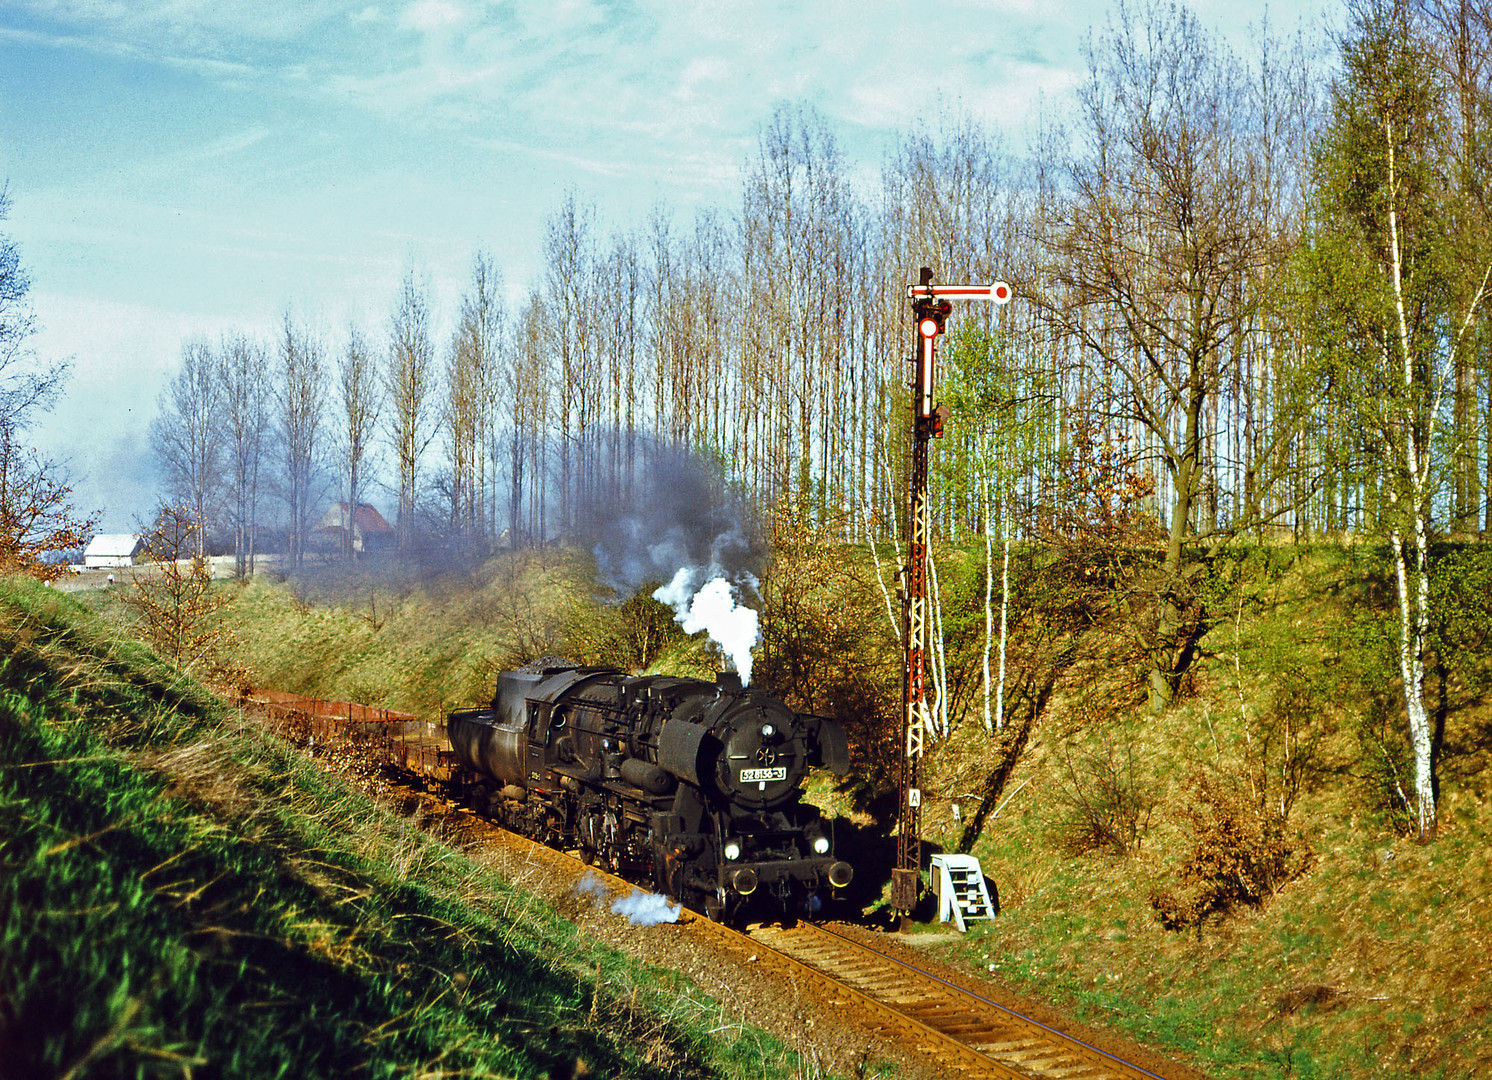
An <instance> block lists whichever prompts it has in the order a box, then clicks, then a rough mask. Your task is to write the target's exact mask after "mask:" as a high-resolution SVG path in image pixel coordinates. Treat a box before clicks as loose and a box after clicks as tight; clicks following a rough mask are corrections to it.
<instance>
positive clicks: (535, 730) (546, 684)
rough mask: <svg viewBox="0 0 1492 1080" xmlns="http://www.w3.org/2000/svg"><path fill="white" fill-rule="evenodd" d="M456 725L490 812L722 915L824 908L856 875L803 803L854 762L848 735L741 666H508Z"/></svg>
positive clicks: (450, 729) (458, 744) (461, 752)
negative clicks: (667, 670) (745, 679)
mask: <svg viewBox="0 0 1492 1080" xmlns="http://www.w3.org/2000/svg"><path fill="white" fill-rule="evenodd" d="M446 729H447V733H448V736H449V738H450V741H451V747H452V749H453V750H454V751H455V754H456V757H457V759H458V760H459V761H460V762H461V763H462V764H463V765H465V766H466V767H467V769H469V770H471V774H473V775H474V776H475V777H477V779H475V780H474V781H469V788H470V789H469V790H468V791H467V792H466V793H465V794H466V797H467V799H468V801H470V802H472V803H473V804H475V805H476V807H477V809H478V810H482V811H484V812H485V813H486V814H487V815H488V816H489V817H491V818H493V819H494V820H497V821H499V822H500V823H502V824H503V825H505V826H506V827H508V828H511V829H512V830H514V831H515V832H520V833H523V834H524V835H526V836H529V837H531V838H532V839H535V840H538V841H540V842H542V843H546V844H549V845H551V846H554V847H559V848H563V849H566V850H571V849H575V848H578V849H579V850H580V851H581V853H582V855H583V856H584V857H585V858H586V860H587V861H588V862H593V863H599V864H600V865H602V866H604V867H606V868H607V869H609V870H611V871H613V872H615V873H617V874H619V875H621V876H623V877H626V878H628V879H629V880H632V881H636V882H639V883H641V884H644V885H647V886H650V887H651V888H653V889H654V890H656V891H658V892H662V893H666V894H668V895H670V896H672V897H674V898H675V899H677V900H680V901H682V902H683V903H684V904H686V905H688V906H689V907H691V908H693V909H694V910H697V911H703V912H704V913H705V914H706V915H708V916H709V917H710V918H712V919H715V920H722V921H737V920H740V919H744V918H745V917H747V915H748V913H750V912H760V913H761V915H762V917H781V915H783V914H798V913H806V914H812V913H814V912H816V911H817V910H818V909H819V907H820V905H821V904H822V903H823V901H824V899H825V898H826V896H827V895H829V894H831V893H832V891H833V890H834V889H837V888H842V887H844V886H846V885H848V884H849V883H850V880H851V877H852V876H853V870H852V868H851V867H850V865H849V864H848V863H846V862H841V861H838V860H836V859H835V857H834V837H833V833H832V829H831V828H830V826H829V823H827V822H826V821H825V820H824V818H823V817H822V816H821V815H820V813H819V812H818V810H817V809H816V808H814V807H812V806H810V805H808V804H805V803H803V802H802V801H801V800H800V798H799V796H800V794H801V790H802V784H803V780H804V777H805V776H806V775H807V773H808V771H809V769H812V768H817V767H824V768H827V769H829V770H830V771H832V772H834V773H835V774H836V775H840V776H843V775H844V774H845V772H846V771H848V768H849V745H848V742H847V740H846V738H845V734H844V730H843V729H842V728H841V727H840V726H839V724H838V723H837V722H836V721H834V720H830V719H827V718H824V717H818V716H811V715H807V714H803V713H797V712H794V711H793V710H792V709H790V708H788V707H787V706H786V705H785V704H783V703H782V702H781V701H778V700H777V699H775V698H773V697H771V696H770V695H769V694H767V693H765V692H763V691H760V690H755V689H743V688H742V686H741V682H740V679H739V677H738V676H736V675H735V674H734V673H731V672H723V673H721V674H720V676H719V677H718V678H717V679H716V681H715V682H713V683H711V682H707V681H704V680H701V679H686V678H674V677H670V676H661V675H652V676H629V675H626V674H624V673H623V672H621V671H618V670H616V669H614V668H595V667H576V666H573V665H566V666H534V667H532V668H526V669H521V670H518V671H505V672H502V673H501V674H500V675H498V677H497V689H496V693H495V694H494V695H493V698H492V705H491V707H490V708H487V709H473V710H467V711H462V712H455V713H451V714H450V715H449V716H448V717H447V720H446Z"/></svg>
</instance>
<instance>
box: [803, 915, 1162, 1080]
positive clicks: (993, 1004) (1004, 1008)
mask: <svg viewBox="0 0 1492 1080" xmlns="http://www.w3.org/2000/svg"><path fill="white" fill-rule="evenodd" d="M802 925H804V926H808V927H810V928H811V932H812V933H816V934H823V935H827V936H829V937H832V938H835V939H836V940H838V941H840V942H843V943H844V944H846V945H848V946H849V947H850V948H852V949H855V950H857V951H860V952H868V953H872V954H874V955H875V956H879V957H881V958H882V959H883V960H886V961H888V962H889V963H891V964H894V965H896V966H897V967H899V968H903V969H905V970H907V971H909V972H912V973H914V974H915V975H916V976H917V977H918V978H921V979H925V980H928V981H929V982H932V983H935V984H937V985H939V986H942V987H943V988H945V989H947V990H950V991H952V992H953V993H954V994H956V995H958V996H959V997H963V998H969V999H972V1000H974V1001H977V1002H979V1003H980V1004H981V1005H984V1006H986V1007H988V1008H990V1009H994V1010H995V1011H997V1012H998V1013H1000V1014H1002V1015H1004V1016H1005V1017H1007V1018H1009V1019H1010V1020H1011V1021H1013V1022H1014V1023H1015V1024H1016V1025H1018V1026H1020V1027H1024V1028H1027V1029H1028V1030H1032V1031H1035V1032H1039V1033H1040V1034H1041V1035H1042V1036H1043V1037H1046V1038H1049V1039H1053V1040H1057V1041H1060V1042H1061V1043H1062V1044H1064V1045H1067V1046H1071V1047H1074V1048H1077V1049H1079V1050H1081V1051H1082V1052H1083V1053H1085V1054H1091V1055H1095V1056H1097V1057H1098V1058H1100V1059H1101V1060H1102V1061H1103V1062H1104V1063H1106V1064H1108V1065H1110V1066H1114V1067H1116V1068H1118V1069H1119V1070H1120V1072H1121V1073H1122V1074H1123V1075H1125V1076H1129V1077H1134V1078H1136V1080H1166V1078H1165V1077H1163V1076H1161V1075H1160V1074H1159V1073H1154V1072H1151V1071H1150V1070H1149V1069H1146V1068H1145V1067H1144V1066H1142V1065H1137V1064H1135V1063H1134V1062H1132V1061H1129V1060H1128V1059H1126V1058H1121V1057H1119V1056H1118V1055H1116V1054H1111V1053H1109V1052H1108V1051H1107V1050H1104V1049H1102V1048H1101V1047H1098V1046H1094V1045H1093V1044H1092V1043H1090V1042H1087V1041H1085V1040H1083V1039H1079V1038H1078V1037H1077V1036H1075V1035H1071V1034H1069V1033H1068V1032H1065V1031H1062V1030H1061V1029H1060V1028H1055V1027H1052V1026H1051V1025H1050V1024H1044V1023H1042V1022H1041V1021H1040V1020H1037V1019H1035V1018H1034V1017H1031V1016H1027V1015H1026V1014H1025V1013H1022V1012H1019V1011H1018V1010H1016V1009H1012V1008H1010V1007H1009V1006H1008V1005H1002V1004H1000V1003H999V1002H998V1001H993V1000H991V999H990V998H987V997H985V996H984V995H983V994H980V993H978V992H977V991H974V990H970V989H969V988H968V987H966V986H963V985H961V984H960V983H957V982H954V981H953V980H951V979H946V978H944V977H943V976H941V975H938V974H936V973H934V972H931V971H927V970H926V969H924V968H920V967H918V966H917V965H916V964H913V963H910V962H908V961H906V960H903V959H901V958H900V957H897V956H892V955H891V954H890V953H886V952H883V951H881V950H880V949H877V948H875V947H874V946H872V945H867V944H865V943H864V942H860V941H856V940H855V939H854V938H852V937H848V936H847V935H845V934H841V933H840V932H839V931H837V930H834V929H833V928H831V927H828V926H824V925H822V924H820V923H805V924H802Z"/></svg>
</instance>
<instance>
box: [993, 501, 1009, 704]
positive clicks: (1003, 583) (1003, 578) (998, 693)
mask: <svg viewBox="0 0 1492 1080" xmlns="http://www.w3.org/2000/svg"><path fill="white" fill-rule="evenodd" d="M1002 526H1003V528H1004V532H1005V565H1004V566H1003V567H1002V568H1001V570H1000V681H999V683H998V684H997V685H996V688H995V727H996V728H997V729H1003V728H1004V727H1005V642H1006V640H1007V634H1006V632H1005V629H1006V621H1007V619H1008V617H1009V613H1010V518H1009V517H1008V516H1007V517H1006V518H1005V519H1004V520H1003V522H1002Z"/></svg>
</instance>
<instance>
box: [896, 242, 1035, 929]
mask: <svg viewBox="0 0 1492 1080" xmlns="http://www.w3.org/2000/svg"><path fill="white" fill-rule="evenodd" d="M920 276H921V280H920V281H919V282H918V283H917V284H916V285H908V286H907V298H908V299H910V300H911V301H912V316H913V318H914V320H915V327H916V335H917V341H916V351H915V353H914V354H913V356H912V366H913V376H912V467H911V468H910V469H909V470H908V473H909V476H910V485H909V486H910V489H911V490H910V492H909V493H908V499H907V516H908V519H909V520H908V526H907V536H908V537H909V538H910V540H911V542H910V544H908V550H907V556H908V561H907V567H906V570H905V572H904V574H903V580H904V581H905V583H906V588H905V592H904V596H905V599H904V603H903V607H902V619H903V623H904V630H905V633H904V635H903V638H902V640H903V641H904V642H905V643H906V668H905V673H904V674H905V678H904V680H903V683H902V735H903V739H902V761H901V791H900V800H899V806H898V810H897V826H896V868H895V869H893V870H892V871H891V902H892V904H893V905H895V906H896V908H897V909H898V910H899V911H901V912H902V913H903V919H904V920H905V918H906V916H907V915H909V914H910V913H911V911H912V909H913V908H915V907H916V906H917V893H918V889H919V885H920V880H921V873H920V872H921V867H922V789H921V788H919V787H918V786H917V772H918V764H919V763H920V761H921V759H922V746H923V741H924V738H925V736H926V730H927V690H926V685H925V683H926V676H927V652H926V650H927V625H928V622H927V548H928V500H927V444H928V441H929V440H930V439H941V438H942V437H943V421H944V418H945V417H946V416H947V414H948V409H947V406H944V405H937V406H934V405H933V374H934V361H935V359H936V355H937V340H938V337H939V336H940V335H941V334H942V333H943V330H944V327H945V325H946V323H947V319H948V316H949V315H950V314H952V313H953V303H952V301H954V300H988V301H991V302H993V303H995V304H1005V303H1008V302H1009V300H1010V297H1011V289H1010V286H1009V285H1007V284H1006V283H1005V282H1003V281H995V282H992V283H990V284H989V285H936V284H934V283H933V279H932V270H930V269H929V268H927V267H925V266H924V267H923V268H922V273H921V275H920ZM903 925H906V923H905V922H904V923H903Z"/></svg>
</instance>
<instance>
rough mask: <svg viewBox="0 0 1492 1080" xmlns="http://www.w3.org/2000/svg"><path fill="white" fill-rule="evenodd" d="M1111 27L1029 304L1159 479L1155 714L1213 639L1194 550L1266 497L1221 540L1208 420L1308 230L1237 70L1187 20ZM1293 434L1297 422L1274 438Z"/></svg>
mask: <svg viewBox="0 0 1492 1080" xmlns="http://www.w3.org/2000/svg"><path fill="white" fill-rule="evenodd" d="M1115 18H1116V22H1115V24H1113V25H1112V26H1111V28H1110V29H1109V31H1108V32H1107V33H1106V34H1105V35H1104V36H1102V37H1101V38H1100V39H1099V41H1098V42H1097V43H1096V44H1095V45H1094V46H1092V47H1091V49H1090V56H1089V62H1090V69H1089V76H1088V82H1087V83H1086V85H1085V86H1084V87H1083V88H1082V90H1081V91H1080V92H1079V109H1080V112H1079V118H1078V120H1077V124H1076V130H1074V131H1071V132H1065V131H1059V132H1057V133H1056V134H1055V136H1054V137H1053V138H1052V139H1051V140H1050V141H1049V142H1048V145H1047V146H1046V147H1045V148H1044V149H1045V151H1046V153H1045V155H1044V156H1045V157H1046V158H1047V160H1049V161H1057V162H1060V168H1059V169H1057V170H1056V171H1055V172H1054V173H1048V174H1047V177H1046V180H1047V183H1048V186H1047V188H1046V189H1045V192H1044V197H1045V206H1044V208H1043V209H1044V211H1045V213H1046V214H1047V215H1048V218H1047V221H1046V222H1045V223H1044V225H1043V229H1042V231H1041V232H1040V234H1039V241H1040V244H1041V251H1042V254H1043V256H1044V258H1043V259H1042V261H1041V263H1040V265H1039V266H1038V267H1037V268H1036V269H1035V271H1034V273H1033V274H1032V275H1031V276H1030V278H1029V279H1028V280H1027V281H1026V282H1025V283H1024V285H1025V289H1024V291H1025V292H1026V294H1027V295H1028V296H1032V297H1034V298H1035V299H1036V301H1037V302H1038V304H1039V305H1040V307H1041V309H1042V311H1043V312H1044V314H1045V315H1046V316H1047V318H1048V319H1049V320H1050V321H1051V323H1052V325H1053V326H1054V328H1055V329H1056V330H1057V331H1058V332H1059V333H1061V334H1062V335H1064V336H1065V337H1066V338H1068V339H1069V340H1070V341H1072V342H1073V343H1075V344H1076V345H1077V346H1078V348H1079V350H1080V352H1081V354H1084V355H1086V356H1090V357H1093V358H1095V359H1096V360H1097V362H1098V363H1099V364H1100V365H1102V367H1103V369H1104V370H1105V372H1107V373H1108V374H1109V375H1111V377H1112V378H1113V379H1114V381H1115V383H1116V386H1115V391H1116V392H1115V394H1114V396H1113V399H1112V401H1113V404H1112V406H1111V408H1112V409H1113V416H1112V420H1113V421H1114V422H1115V423H1116V424H1119V425H1133V427H1134V429H1135V430H1136V431H1137V432H1139V433H1140V434H1141V435H1142V436H1143V438H1144V440H1145V442H1146V445H1147V447H1148V449H1149V452H1150V453H1152V454H1153V455H1154V457H1155V459H1156V460H1158V462H1159V463H1160V465H1161V467H1162V470H1163V475H1164V480H1165V489H1166V490H1167V491H1168V493H1169V501H1168V503H1167V504H1165V505H1163V506H1162V507H1161V511H1162V513H1161V517H1162V524H1163V526H1164V527H1165V528H1166V529H1167V531H1168V539H1167V544H1166V549H1165V556H1164V561H1163V564H1162V566H1161V568H1160V581H1159V585H1158V587H1157V589H1156V614H1155V620H1156V621H1155V629H1154V632H1153V635H1152V648H1151V662H1152V669H1151V674H1150V696H1151V703H1152V706H1153V707H1155V708H1159V707H1162V706H1164V705H1165V704H1167V703H1168V702H1170V701H1171V699H1172V697H1173V695H1174V694H1175V692H1176V689H1177V686H1178V684H1179V682H1180V679H1181V677H1182V675H1183V674H1184V673H1185V672H1186V670H1187V669H1188V667H1189V665H1190V663H1191V660H1192V659H1193V658H1194V655H1195V648H1196V643H1197V641H1198V640H1199V637H1200V634H1201V633H1202V632H1203V630H1204V628H1205V624H1204V621H1203V612H1202V610H1201V607H1200V603H1199V600H1198V598H1197V595H1196V594H1195V592H1194V591H1193V589H1192V584H1193V583H1194V581H1195V575H1196V572H1197V570H1198V569H1199V564H1198V563H1197V561H1196V560H1197V552H1198V550H1199V548H1205V547H1216V546H1217V544H1219V543H1221V542H1223V541H1224V540H1226V539H1227V537H1229V536H1231V535H1235V534H1236V533H1237V532H1239V531H1240V530H1242V529H1244V528H1246V527H1248V526H1250V525H1251V524H1253V522H1255V521H1256V520H1257V519H1258V518H1259V517H1260V515H1261V514H1262V513H1263V506H1264V503H1263V498H1264V494H1265V492H1264V490H1263V489H1262V485H1256V486H1255V487H1254V488H1253V490H1252V491H1251V492H1250V501H1249V502H1248V503H1247V504H1246V505H1244V506H1243V507H1242V509H1241V513H1240V515H1239V518H1238V519H1237V520H1235V521H1233V522H1230V523H1227V525H1226V527H1221V528H1220V527H1218V526H1217V525H1216V524H1215V516H1214V515H1211V514H1208V513H1206V512H1205V511H1206V504H1205V500H1206V499H1207V498H1208V496H1209V491H1210V486H1209V485H1211V484H1214V483H1215V482H1216V472H1215V469H1214V468H1213V465H1214V462H1213V455H1214V454H1215V449H1214V438H1213V435H1214V429H1213V428H1212V427H1211V426H1210V421H1211V419H1212V418H1213V417H1214V416H1215V415H1216V411H1215V410H1216V403H1217V398H1218V395H1219V394H1220V392H1221V390H1222V387H1223V386H1224V385H1225V381H1226V378H1227V375H1228V373H1229V372H1230V369H1231V367H1232V365H1234V364H1235V363H1236V362H1237V360H1238V358H1239V357H1240V356H1241V355H1243V352H1244V346H1245V343H1246V341H1247V339H1248V338H1249V337H1250V336H1251V335H1254V334H1255V333H1256V332H1257V329H1258V327H1259V326H1260V322H1261V319H1260V310H1261V305H1262V304H1263V302H1264V301H1265V299H1266V298H1267V296H1268V295H1269V293H1268V288H1267V286H1266V283H1267V282H1269V281H1271V280H1273V279H1275V278H1277V277H1278V276H1279V272H1280V270H1281V269H1282V267H1283V263H1284V260H1285V258H1286V257H1287V256H1288V254H1289V252H1290V250H1291V244H1292V243H1293V240H1294V237H1295V235H1296V231H1295V230H1296V229H1298V222H1297V221H1295V220H1292V219H1291V218H1289V217H1287V216H1284V215H1281V214H1278V213H1276V212H1275V210H1274V208H1272V207H1271V205H1270V197H1271V195H1272V194H1273V192H1272V191H1271V186H1270V185H1269V184H1267V183H1265V182H1264V181H1265V180H1266V179H1267V172H1268V169H1269V168H1270V167H1271V164H1276V165H1278V164H1280V163H1279V162H1277V161H1271V159H1270V158H1269V156H1268V153H1267V151H1268V150H1269V149H1270V147H1269V142H1268V139H1267V138H1266V135H1267V134H1268V132H1267V130H1266V129H1265V128H1264V127H1263V126H1262V125H1261V122H1260V121H1261V118H1262V117H1264V116H1266V115H1267V113H1268V111H1269V110H1268V109H1266V108H1261V107H1259V103H1258V102H1257V101H1256V99H1255V97H1254V94H1255V86H1254V84H1253V83H1252V82H1251V81H1250V80H1249V78H1248V72H1247V69H1246V68H1245V67H1244V65H1242V63H1241V62H1240V61H1238V60H1237V59H1236V58H1235V57H1233V56H1232V55H1230V54H1229V53H1227V52H1226V51H1224V50H1223V49H1222V48H1221V47H1220V46H1219V45H1217V44H1216V43H1215V42H1213V41H1212V40H1211V39H1209V37H1208V36H1207V34H1206V33H1205V32H1204V31H1203V30H1202V28H1201V26H1200V25H1199V24H1198V23H1197V20H1196V18H1195V16H1193V15H1192V14H1191V13H1190V12H1189V11H1187V10H1186V9H1184V8H1179V7H1162V6H1161V4H1160V3H1159V0H1149V2H1148V3H1147V5H1146V6H1145V7H1144V9H1143V10H1141V11H1139V12H1136V11H1134V10H1132V9H1130V8H1129V7H1128V6H1127V5H1123V4H1121V5H1119V6H1118V7H1117V8H1116V9H1115ZM1284 89H1286V88H1284V87H1281V88H1280V90H1282V91H1283V90H1284ZM1282 398H1283V395H1282ZM1282 412H1283V410H1282ZM1289 434H1290V432H1289V428H1288V425H1286V426H1282V427H1280V428H1279V429H1278V430H1277V431H1276V433H1275V437H1276V439H1277V440H1279V441H1285V440H1288V438H1289ZM1266 456H1268V455H1266Z"/></svg>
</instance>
